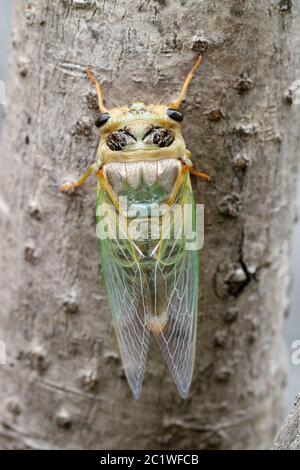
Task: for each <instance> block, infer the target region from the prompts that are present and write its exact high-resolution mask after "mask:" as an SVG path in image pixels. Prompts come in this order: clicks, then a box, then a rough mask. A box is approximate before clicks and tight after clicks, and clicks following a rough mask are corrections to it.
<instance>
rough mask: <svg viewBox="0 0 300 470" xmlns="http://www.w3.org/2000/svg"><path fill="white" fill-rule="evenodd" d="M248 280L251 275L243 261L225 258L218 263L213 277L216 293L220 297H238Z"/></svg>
mask: <svg viewBox="0 0 300 470" xmlns="http://www.w3.org/2000/svg"><path fill="white" fill-rule="evenodd" d="M250 280H251V276H250V275H249V273H248V271H247V269H246V267H245V265H244V263H243V262H236V263H234V262H232V261H229V260H226V261H224V262H222V263H220V264H219V266H218V269H217V271H216V274H215V277H214V287H215V292H216V295H217V296H218V297H220V298H226V297H229V296H232V297H238V296H239V295H240V294H241V293H242V291H243V290H244V288H245V287H246V286H247V285H248V284H249V282H250Z"/></svg>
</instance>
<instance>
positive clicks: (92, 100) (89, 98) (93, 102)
mask: <svg viewBox="0 0 300 470" xmlns="http://www.w3.org/2000/svg"><path fill="white" fill-rule="evenodd" d="M86 102H87V105H88V108H89V109H99V107H98V100H97V95H96V93H93V92H92V91H90V92H89V93H88V94H87V95H86Z"/></svg>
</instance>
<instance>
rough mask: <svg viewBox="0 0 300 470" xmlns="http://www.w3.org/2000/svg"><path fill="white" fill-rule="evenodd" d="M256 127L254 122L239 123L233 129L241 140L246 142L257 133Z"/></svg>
mask: <svg viewBox="0 0 300 470" xmlns="http://www.w3.org/2000/svg"><path fill="white" fill-rule="evenodd" d="M257 128H258V125H257V124H256V123H255V122H249V123H239V124H237V125H236V126H235V127H234V131H235V132H236V134H237V135H238V136H239V137H241V138H242V139H243V140H248V139H249V138H250V137H252V136H254V135H255V134H256V133H257Z"/></svg>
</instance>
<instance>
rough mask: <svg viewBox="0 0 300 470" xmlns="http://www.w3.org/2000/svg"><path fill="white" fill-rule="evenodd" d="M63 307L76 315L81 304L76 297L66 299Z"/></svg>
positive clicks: (67, 311)
mask: <svg viewBox="0 0 300 470" xmlns="http://www.w3.org/2000/svg"><path fill="white" fill-rule="evenodd" d="M63 309H64V312H65V313H67V314H71V315H74V314H75V313H77V312H78V310H79V306H78V304H77V302H76V301H75V300H74V299H66V300H64V302H63Z"/></svg>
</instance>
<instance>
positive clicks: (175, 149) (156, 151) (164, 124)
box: [96, 101, 186, 163]
mask: <svg viewBox="0 0 300 470" xmlns="http://www.w3.org/2000/svg"><path fill="white" fill-rule="evenodd" d="M182 119H183V115H182V113H181V112H180V111H178V110H176V109H173V108H170V107H168V106H164V105H153V104H145V103H143V102H141V101H138V102H135V103H133V104H131V105H130V106H123V107H121V108H114V109H111V110H110V111H108V112H105V113H102V114H101V115H100V116H99V118H98V119H97V121H96V125H97V126H98V127H100V129H101V134H100V146H99V153H100V155H101V160H102V161H103V163H108V162H114V161H124V162H127V161H134V160H136V159H137V158H139V159H140V158H141V157H142V159H143V160H151V159H157V158H158V157H159V158H175V159H177V158H180V156H182V155H183V154H184V152H185V148H186V147H185V142H184V139H183V137H182V133H181V121H182Z"/></svg>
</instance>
